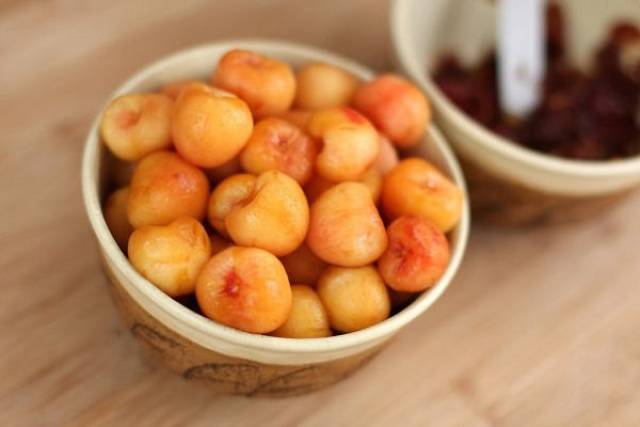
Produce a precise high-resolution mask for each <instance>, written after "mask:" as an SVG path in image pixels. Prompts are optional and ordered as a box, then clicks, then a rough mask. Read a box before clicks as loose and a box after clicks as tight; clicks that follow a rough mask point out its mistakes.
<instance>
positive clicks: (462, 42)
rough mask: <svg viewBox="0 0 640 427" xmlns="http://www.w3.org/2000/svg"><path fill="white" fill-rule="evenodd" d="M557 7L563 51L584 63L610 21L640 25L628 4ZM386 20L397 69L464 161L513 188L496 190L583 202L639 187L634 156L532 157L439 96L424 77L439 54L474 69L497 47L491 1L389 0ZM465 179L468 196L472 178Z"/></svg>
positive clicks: (567, 1)
mask: <svg viewBox="0 0 640 427" xmlns="http://www.w3.org/2000/svg"><path fill="white" fill-rule="evenodd" d="M559 3H560V4H561V5H562V6H563V8H564V10H565V16H566V18H567V19H566V21H567V25H566V27H567V36H568V44H567V48H568V53H569V55H570V57H571V58H572V60H574V61H575V62H576V63H577V64H579V65H582V66H585V65H586V64H587V63H588V60H589V58H591V56H592V54H593V52H594V49H595V48H596V47H597V46H598V45H599V44H600V43H601V42H602V41H603V40H604V37H605V35H606V31H607V30H608V28H609V26H610V25H611V24H612V23H613V22H614V21H617V20H619V19H627V20H629V19H631V20H633V21H635V22H636V23H638V24H640V8H639V7H638V5H637V4H635V3H634V2H632V1H628V0H607V1H604V2H589V4H588V5H586V4H585V2H584V1H581V0H564V1H560V2H559ZM390 19H391V32H392V42H393V47H394V55H395V58H394V59H395V61H396V64H397V67H398V68H399V69H400V70H401V71H402V72H404V73H406V74H407V75H408V76H409V77H410V78H411V79H413V80H414V81H415V82H416V83H417V84H418V85H419V86H420V88H422V89H423V90H424V91H425V92H426V93H427V94H428V96H429V98H430V100H431V102H432V104H433V107H434V110H435V116H436V120H437V123H438V125H440V126H441V127H442V129H443V131H444V133H445V135H446V136H447V138H448V139H449V141H450V142H451V144H452V145H453V147H454V149H455V150H456V151H457V152H458V154H459V155H460V156H461V158H462V159H461V160H463V164H464V163H465V162H466V163H470V164H471V166H472V167H473V168H477V169H479V170H480V171H481V172H482V173H483V174H487V175H490V176H492V177H493V178H494V179H495V180H497V181H506V182H508V183H511V184H513V186H505V187H504V188H503V189H499V190H497V191H501V190H504V191H505V192H509V191H511V192H513V191H519V189H521V188H522V189H525V190H533V191H534V192H538V193H541V194H545V195H549V196H550V197H559V198H570V199H571V198H576V199H583V200H586V199H591V198H598V197H601V196H608V195H611V194H615V193H621V192H624V191H627V190H629V189H631V188H633V187H636V186H637V185H638V184H639V183H640V157H634V158H629V159H624V160H611V161H576V160H567V159H563V158H559V157H554V156H550V155H546V154H542V153H538V152H535V151H532V150H530V149H527V148H524V147H522V146H520V145H517V144H515V143H513V142H511V141H509V140H507V139H505V138H503V137H501V136H499V135H497V134H495V133H493V132H491V131H490V130H488V129H486V128H485V127H483V126H482V125H480V124H478V123H477V122H475V121H474V120H473V119H471V118H470V117H468V116H467V115H466V114H465V113H464V112H462V111H461V110H460V109H458V107H457V106H455V105H454V104H453V103H452V102H451V101H449V99H448V98H447V97H446V96H445V95H444V94H443V93H442V92H441V91H440V89H439V88H438V87H437V85H436V84H435V83H434V81H433V80H432V79H431V78H430V74H431V72H432V71H433V68H434V67H435V66H436V64H437V61H438V58H439V57H440V55H441V54H442V53H444V52H453V53H454V54H455V55H457V56H458V57H460V58H461V60H462V62H463V63H466V64H474V63H476V62H478V61H479V60H481V59H482V58H483V57H484V56H485V54H486V53H487V52H488V51H489V50H490V49H491V48H492V47H493V46H494V45H495V2H492V1H485V0H429V1H423V0H395V1H394V2H393V4H392V9H391V18H390ZM465 169H466V168H465ZM465 172H466V170H465ZM468 179H469V181H470V183H469V185H470V191H471V193H472V194H471V197H472V199H473V197H474V194H473V192H474V183H473V181H474V177H473V176H468ZM504 197H506V198H507V199H509V197H510V195H509V194H505V195H504ZM525 198H526V197H525ZM511 201H512V202H515V203H517V202H518V199H513V198H511Z"/></svg>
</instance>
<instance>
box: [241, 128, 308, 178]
mask: <svg viewBox="0 0 640 427" xmlns="http://www.w3.org/2000/svg"><path fill="white" fill-rule="evenodd" d="M316 154H317V149H316V144H315V142H313V141H312V140H311V138H310V137H309V136H308V135H307V134H305V133H304V132H303V131H302V130H300V128H298V127H297V126H295V125H293V124H291V123H289V122H287V121H285V120H282V119H277V118H271V117H270V118H266V119H263V120H261V121H259V122H258V123H257V124H256V126H255V127H254V128H253V133H252V134H251V137H250V138H249V141H248V142H247V145H245V147H244V149H243V150H242V153H241V154H240V162H241V164H242V167H243V169H244V170H246V171H247V172H250V173H254V174H259V173H262V172H266V171H268V170H278V171H280V172H282V173H285V174H287V175H289V176H290V177H291V178H293V179H295V180H296V181H298V182H299V183H300V185H304V184H305V183H306V182H307V181H308V180H309V178H311V174H312V173H313V166H314V163H315V160H316Z"/></svg>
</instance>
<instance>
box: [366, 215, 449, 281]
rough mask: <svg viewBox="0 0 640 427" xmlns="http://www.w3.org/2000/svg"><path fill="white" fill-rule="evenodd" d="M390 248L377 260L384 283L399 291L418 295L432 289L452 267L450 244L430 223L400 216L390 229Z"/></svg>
mask: <svg viewBox="0 0 640 427" xmlns="http://www.w3.org/2000/svg"><path fill="white" fill-rule="evenodd" d="M387 233H388V235H389V245H388V246H387V250H386V251H385V252H384V253H383V254H382V256H381V257H380V259H379V260H378V269H379V270H380V274H381V275H382V278H383V279H384V281H385V283H386V284H387V285H389V286H390V287H391V288H393V289H395V290H396V291H401V292H419V291H422V290H424V289H428V288H430V287H431V286H433V285H434V284H435V283H436V282H437V281H438V279H440V277H442V274H444V272H445V270H446V269H447V265H448V264H449V242H448V241H447V238H446V237H445V235H444V234H443V233H442V231H440V229H439V228H438V227H437V226H436V225H435V224H434V223H432V222H431V221H429V220H428V219H426V218H424V217H419V216H401V217H400V218H398V219H396V220H395V221H393V222H392V223H391V225H390V226H389V228H388V229H387Z"/></svg>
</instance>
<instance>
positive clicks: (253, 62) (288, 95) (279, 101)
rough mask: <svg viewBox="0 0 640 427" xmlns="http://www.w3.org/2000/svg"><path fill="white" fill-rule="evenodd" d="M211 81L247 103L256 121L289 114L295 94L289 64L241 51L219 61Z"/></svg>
mask: <svg viewBox="0 0 640 427" xmlns="http://www.w3.org/2000/svg"><path fill="white" fill-rule="evenodd" d="M212 81H213V85H214V86H216V87H220V88H222V89H225V90H228V91H229V92H232V93H235V94H236V95H237V96H239V97H240V98H242V99H243V100H244V101H246V102H247V104H249V108H250V109H251V111H252V113H253V115H254V116H255V117H256V118H263V117H266V116H270V115H275V114H278V113H282V112H284V111H286V110H288V109H289V107H291V103H292V102H293V97H294V96H295V92H296V80H295V76H294V74H293V71H292V70H291V67H290V66H289V65H288V64H286V63H284V62H281V61H278V60H275V59H272V58H267V57H266V56H263V55H260V54H258V53H256V52H251V51H247V50H242V49H234V50H231V51H229V52H227V53H226V54H225V55H224V56H223V57H222V58H221V59H220V62H219V63H218V68H217V69H216V70H215V72H214V73H213V78H212Z"/></svg>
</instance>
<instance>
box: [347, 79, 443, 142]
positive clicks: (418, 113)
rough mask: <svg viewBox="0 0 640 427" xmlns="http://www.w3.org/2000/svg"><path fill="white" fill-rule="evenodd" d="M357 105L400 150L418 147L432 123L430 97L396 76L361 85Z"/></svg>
mask: <svg viewBox="0 0 640 427" xmlns="http://www.w3.org/2000/svg"><path fill="white" fill-rule="evenodd" d="M353 105H354V106H355V108H357V109H358V110H360V111H362V112H363V113H364V115H365V116H367V117H369V119H371V121H372V122H373V124H374V125H375V126H376V127H377V128H378V129H379V130H380V131H381V132H382V133H383V134H385V135H386V136H387V137H388V138H389V139H390V140H391V141H392V142H393V143H394V144H396V145H398V146H399V147H411V146H413V145H415V144H417V143H418V141H420V139H421V138H422V137H423V136H424V134H425V130H426V128H427V125H428V124H429V122H430V121H431V107H430V106H429V102H428V101H427V98H425V96H424V95H423V94H422V92H420V90H418V88H416V87H415V86H414V85H413V84H411V83H410V82H408V81H407V80H405V79H403V78H402V77H399V76H396V75H393V74H383V75H381V76H379V77H377V78H376V79H374V80H372V81H370V82H368V83H365V84H364V85H362V86H360V88H358V90H357V91H356V94H355V96H354V98H353Z"/></svg>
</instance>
